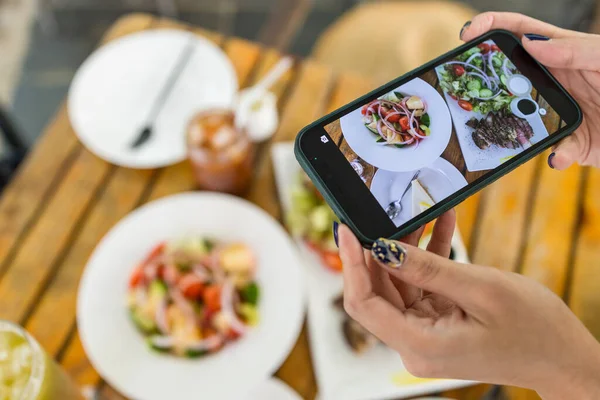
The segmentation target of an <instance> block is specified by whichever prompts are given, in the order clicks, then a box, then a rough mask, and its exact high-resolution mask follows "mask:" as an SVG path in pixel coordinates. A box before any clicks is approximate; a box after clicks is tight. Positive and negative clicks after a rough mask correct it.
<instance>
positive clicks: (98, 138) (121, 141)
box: [68, 30, 238, 168]
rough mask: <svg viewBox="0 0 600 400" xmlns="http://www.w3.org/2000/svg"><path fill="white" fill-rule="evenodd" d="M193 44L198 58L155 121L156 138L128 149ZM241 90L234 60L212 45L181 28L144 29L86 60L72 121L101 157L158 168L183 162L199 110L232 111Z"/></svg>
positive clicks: (75, 85)
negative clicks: (191, 122) (188, 134)
mask: <svg viewBox="0 0 600 400" xmlns="http://www.w3.org/2000/svg"><path fill="white" fill-rule="evenodd" d="M190 40H193V41H194V43H195V44H194V50H193V54H192V56H191V57H190V59H189V61H188V64H187V65H186V66H185V68H184V69H183V71H182V73H181V75H180V76H179V79H178V80H177V82H176V83H175V85H174V87H173V88H172V91H171V93H170V94H169V96H168V98H167V100H166V102H165V103H164V106H163V108H162V111H160V113H159V114H158V116H157V119H156V121H155V123H154V125H153V132H154V133H153V135H152V137H151V139H150V140H149V141H148V142H147V143H146V144H145V145H144V146H142V147H140V148H138V149H137V150H132V149H130V148H129V145H130V143H131V142H132V141H133V140H134V138H135V137H137V135H139V132H140V130H141V129H142V128H143V126H145V124H146V119H147V118H148V114H149V112H150V110H151V108H152V106H153V103H154V101H155V99H156V98H157V96H158V95H159V93H160V92H161V90H162V87H163V85H164V83H165V82H166V81H167V80H168V78H169V75H170V74H171V71H172V69H173V68H174V66H175V65H176V64H177V62H178V59H179V58H180V54H181V53H182V52H183V50H184V49H185V48H186V46H187V45H188V43H189V41H190ZM237 89H238V83H237V76H236V73H235V70H234V68H233V66H232V64H231V62H230V61H229V59H228V58H227V56H226V55H225V54H224V53H223V52H222V51H221V50H220V49H219V48H218V47H217V46H215V45H214V44H212V43H211V42H209V41H208V40H206V39H203V38H201V37H198V36H195V35H194V34H192V33H189V32H183V31H175V30H154V31H146V32H140V33H135V34H132V35H128V36H126V37H124V38H122V39H119V40H117V41H115V42H112V43H110V44H108V45H106V46H103V47H101V48H100V49H98V50H97V51H95V52H94V53H93V54H92V55H91V56H90V57H88V59H87V60H86V61H85V62H84V63H83V65H82V66H81V68H80V69H79V70H78V71H77V74H76V75H75V78H74V79H73V82H72V84H71V88H70V90H69V99H68V107H69V118H70V120H71V124H72V125H73V128H74V129H75V133H76V134H77V136H78V137H79V139H80V140H81V141H82V143H83V144H84V145H85V146H86V147H87V148H88V149H89V150H90V151H91V152H93V153H94V154H96V155H98V156H99V157H101V158H103V159H105V160H107V161H109V162H112V163H114V164H118V165H122V166H126V167H132V168H156V167H161V166H165V165H169V164H173V163H176V162H179V161H181V160H183V159H184V158H185V156H186V149H185V130H186V126H187V123H188V122H189V120H190V119H191V117H192V116H193V115H194V113H196V112H198V111H202V110H206V109H209V108H211V107H231V106H232V104H233V101H234V96H235V93H236V92H237Z"/></svg>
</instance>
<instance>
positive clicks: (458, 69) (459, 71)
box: [452, 65, 465, 76]
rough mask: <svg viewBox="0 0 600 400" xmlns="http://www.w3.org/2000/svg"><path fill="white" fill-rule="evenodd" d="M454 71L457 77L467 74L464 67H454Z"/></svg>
mask: <svg viewBox="0 0 600 400" xmlns="http://www.w3.org/2000/svg"><path fill="white" fill-rule="evenodd" d="M452 71H453V72H454V75H455V76H463V75H464V74H465V68H464V67H463V66H462V65H453V66H452Z"/></svg>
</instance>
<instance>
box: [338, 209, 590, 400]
mask: <svg viewBox="0 0 600 400" xmlns="http://www.w3.org/2000/svg"><path fill="white" fill-rule="evenodd" d="M452 232H454V217H453V214H452V213H447V214H444V215H443V216H442V217H440V218H439V219H438V221H437V223H436V225H435V228H434V232H433V236H432V239H431V242H430V245H429V247H428V249H429V250H430V251H431V252H427V251H423V250H420V249H419V248H417V247H414V246H411V245H409V244H407V243H400V242H393V241H389V240H385V239H381V240H378V241H377V242H376V243H375V244H374V245H373V249H372V250H371V252H368V251H364V252H363V248H362V247H361V245H360V243H359V241H358V240H357V239H356V237H354V235H353V234H352V232H351V231H350V229H348V228H347V227H346V226H343V225H341V226H340V227H339V230H338V235H339V244H340V256H341V258H342V261H343V263H344V305H345V308H346V311H347V312H348V314H349V315H350V316H351V317H352V318H354V319H355V320H356V321H357V322H359V323H360V324H361V325H362V326H364V327H365V328H366V329H368V330H369V331H370V332H371V333H373V334H374V335H375V336H377V337H378V338H379V339H380V340H381V341H383V342H384V343H385V344H386V345H388V346H389V347H391V348H392V349H394V350H396V351H397V352H398V353H400V355H401V356H402V359H403V361H404V364H405V366H406V368H407V369H408V370H409V372H411V373H413V374H414V375H417V376H422V377H427V378H457V379H468V380H477V381H482V382H489V383H497V384H508V385H514V386H521V387H526V388H530V389H534V390H536V391H538V393H539V394H540V395H541V396H542V397H543V398H544V399H545V400H550V399H552V400H553V399H561V400H562V399H578V400H587V399H590V400H591V399H600V344H598V342H597V341H596V340H595V339H594V337H593V336H592V335H591V334H590V333H589V332H588V331H587V330H586V328H585V327H584V326H583V324H582V323H581V322H580V321H579V320H578V319H577V317H575V315H573V313H572V312H571V311H570V310H569V308H568V307H567V306H566V305H565V303H564V302H563V301H562V300H561V299H560V298H559V297H557V296H556V295H555V294H554V293H552V292H551V291H550V290H548V289H547V288H545V287H544V286H542V285H540V284H538V283H537V282H535V281H533V280H531V279H529V278H526V277H524V276H521V275H517V274H515V273H508V272H503V271H501V270H498V269H495V268H490V267H482V266H475V265H467V264H460V263H457V262H454V261H451V260H449V259H448V258H446V257H445V256H447V255H448V253H449V249H450V239H451V237H452ZM416 239H418V238H416ZM416 239H415V240H413V241H412V242H413V243H416V241H417V240H416ZM408 241H409V242H410V240H408ZM433 252H435V253H437V254H441V255H443V256H439V255H436V254H434V253H433ZM419 289H421V290H422V291H421V293H422V294H421V295H419V293H420V290H419Z"/></svg>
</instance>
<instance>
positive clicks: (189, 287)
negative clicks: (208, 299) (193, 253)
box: [177, 274, 204, 300]
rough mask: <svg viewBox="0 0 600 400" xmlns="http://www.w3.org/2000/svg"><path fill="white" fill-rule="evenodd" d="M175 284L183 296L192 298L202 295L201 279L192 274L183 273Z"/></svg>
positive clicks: (202, 285)
mask: <svg viewBox="0 0 600 400" xmlns="http://www.w3.org/2000/svg"><path fill="white" fill-rule="evenodd" d="M177 286H178V287H179V290H181V292H182V293H183V295H184V296H185V297H187V298H188V299H192V300H195V299H199V298H200V297H202V292H204V284H203V283H202V280H200V278H198V277H197V276H196V275H194V274H187V275H185V276H184V277H183V278H181V279H180V280H179V283H177Z"/></svg>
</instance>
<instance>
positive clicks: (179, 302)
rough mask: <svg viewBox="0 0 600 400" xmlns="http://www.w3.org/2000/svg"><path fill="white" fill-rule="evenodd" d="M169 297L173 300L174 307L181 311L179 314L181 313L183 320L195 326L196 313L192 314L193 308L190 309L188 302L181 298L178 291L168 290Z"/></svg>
mask: <svg viewBox="0 0 600 400" xmlns="http://www.w3.org/2000/svg"><path fill="white" fill-rule="evenodd" d="M169 295H170V296H171V298H172V299H173V302H174V303H175V305H176V306H177V307H178V308H179V309H180V310H181V312H183V315H185V318H186V319H187V320H188V322H189V323H190V324H193V326H196V322H197V318H196V313H195V312H194V307H192V305H191V304H190V302H189V301H187V300H186V299H185V297H183V295H182V294H181V293H180V292H179V290H178V289H175V288H169Z"/></svg>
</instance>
